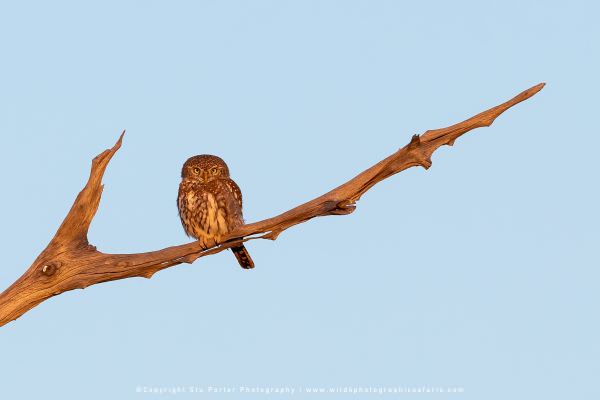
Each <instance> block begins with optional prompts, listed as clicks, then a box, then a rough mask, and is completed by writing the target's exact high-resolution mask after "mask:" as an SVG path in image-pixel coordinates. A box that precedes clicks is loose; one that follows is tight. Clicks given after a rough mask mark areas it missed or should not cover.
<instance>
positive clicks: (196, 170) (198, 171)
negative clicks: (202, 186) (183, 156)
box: [192, 167, 200, 175]
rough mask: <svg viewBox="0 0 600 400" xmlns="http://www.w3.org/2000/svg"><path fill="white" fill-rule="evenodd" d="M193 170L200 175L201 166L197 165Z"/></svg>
mask: <svg viewBox="0 0 600 400" xmlns="http://www.w3.org/2000/svg"><path fill="white" fill-rule="evenodd" d="M192 171H194V174H196V175H198V174H199V173H200V168H198V167H196V168H194V169H192Z"/></svg>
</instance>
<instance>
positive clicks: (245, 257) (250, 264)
mask: <svg viewBox="0 0 600 400" xmlns="http://www.w3.org/2000/svg"><path fill="white" fill-rule="evenodd" d="M231 251H233V255H234V256H235V258H237V260H238V262H239V263H240V267H242V268H244V269H252V268H254V261H252V257H250V253H248V250H246V247H244V245H241V246H237V247H232V248H231Z"/></svg>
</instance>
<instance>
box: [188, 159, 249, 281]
mask: <svg viewBox="0 0 600 400" xmlns="http://www.w3.org/2000/svg"><path fill="white" fill-rule="evenodd" d="M177 207H178V208H179V217H180V218H181V223H182V225H183V229H184V230H185V233H186V234H187V235H188V236H191V237H193V238H195V239H197V240H199V241H200V242H201V244H202V245H203V246H204V247H212V246H215V245H217V244H219V243H221V239H222V238H223V237H224V236H225V235H227V233H229V232H231V231H233V230H234V229H235V228H236V227H238V226H240V225H242V224H243V223H244V218H243V216H242V192H241V191H240V188H239V187H238V185H237V184H236V183H235V182H234V181H233V180H232V179H231V178H230V177H229V168H228V167H227V164H225V161H223V160H222V159H221V158H219V157H217V156H211V155H208V154H203V155H199V156H194V157H191V158H189V159H188V160H187V161H186V162H185V163H184V164H183V168H182V169H181V183H180V184H179V194H178V196H177ZM231 250H232V251H233V254H234V255H235V257H236V258H237V261H238V263H239V264H240V266H241V267H242V268H245V269H250V268H254V262H253V261H252V258H251V257H250V254H249V253H248V251H247V250H246V248H245V247H244V245H239V246H236V247H232V248H231Z"/></svg>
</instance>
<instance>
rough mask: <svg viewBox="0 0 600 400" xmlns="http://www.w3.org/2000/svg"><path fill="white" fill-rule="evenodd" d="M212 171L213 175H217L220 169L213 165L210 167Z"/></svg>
mask: <svg viewBox="0 0 600 400" xmlns="http://www.w3.org/2000/svg"><path fill="white" fill-rule="evenodd" d="M210 173H211V174H213V175H217V174H218V173H219V169H218V168H216V167H212V168H211V169H210Z"/></svg>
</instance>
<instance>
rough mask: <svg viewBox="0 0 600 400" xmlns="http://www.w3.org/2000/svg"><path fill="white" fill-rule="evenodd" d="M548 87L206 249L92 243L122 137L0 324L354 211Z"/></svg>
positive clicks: (4, 299)
mask: <svg viewBox="0 0 600 400" xmlns="http://www.w3.org/2000/svg"><path fill="white" fill-rule="evenodd" d="M543 87H544V84H543V83H540V84H538V85H536V86H533V87H531V88H529V89H527V90H525V91H524V92H522V93H520V94H518V95H517V96H515V97H514V98H512V99H511V100H509V101H507V102H505V103H502V104H500V105H498V106H496V107H493V108H490V109H489V110H487V111H484V112H482V113H480V114H477V115H475V116H474V117H471V118H469V119H467V120H465V121H463V122H460V123H458V124H455V125H452V126H450V127H447V128H442V129H436V130H429V131H427V132H425V133H423V134H422V135H420V136H419V135H414V136H413V137H412V140H411V141H410V143H409V144H407V145H406V146H404V147H402V148H401V149H400V150H398V151H397V152H395V153H394V154H392V155H391V156H389V157H387V158H385V159H384V160H382V161H380V162H378V163H377V164H375V165H373V166H372V167H371V168H369V169H367V170H365V171H363V172H362V173H360V174H359V175H357V176H356V177H354V178H353V179H351V180H349V181H348V182H346V183H344V184H343V185H341V186H339V187H337V188H335V189H333V190H331V191H330V192H328V193H325V194H324V195H322V196H320V197H317V198H315V199H313V200H311V201H309V202H306V203H304V204H302V205H299V206H297V207H295V208H293V209H291V210H289V211H286V212H284V213H282V214H280V215H277V216H275V217H273V218H269V219H265V220H263V221H259V222H254V223H251V224H247V225H243V226H241V227H239V228H238V229H236V230H235V231H234V232H231V234H229V235H228V236H227V237H226V238H225V242H224V243H222V244H221V245H218V246H215V247H212V248H209V249H205V248H202V247H201V246H200V244H199V243H198V242H193V243H188V244H183V245H179V246H174V247H168V248H166V249H162V250H157V251H151V252H147V253H138V254H105V253H102V252H99V251H97V250H96V248H95V247H94V246H92V245H90V244H89V243H88V239H87V233H88V229H89V226H90V223H91V222H92V219H93V218H94V215H95V214H96V211H97V210H98V205H99V204H100V198H101V196H102V189H103V185H102V177H103V176H104V172H105V170H106V167H107V166H108V163H109V162H110V160H111V158H112V157H113V156H114V155H115V153H116V152H117V150H119V148H120V147H121V143H122V140H123V135H124V133H125V132H123V134H121V136H120V137H119V140H118V141H117V142H116V144H115V145H114V146H113V147H112V148H111V149H108V150H105V151H104V152H102V153H101V154H99V155H98V156H97V157H95V158H94V160H93V161H92V168H91V171H90V177H89V180H88V182H87V184H86V186H85V187H84V188H83V190H82V191H81V192H80V193H79V195H78V196H77V198H76V199H75V202H74V203H73V206H72V207H71V210H70V211H69V213H68V214H67V216H66V217H65V219H64V221H63V223H62V224H61V226H60V227H59V229H58V231H57V232H56V234H55V236H54V238H53V239H52V240H51V241H50V243H49V244H48V246H47V247H46V248H45V249H44V251H42V253H41V254H40V255H39V256H38V257H37V259H36V260H35V261H34V262H33V263H32V265H31V266H30V267H29V269H28V270H27V271H26V272H25V273H24V274H23V275H22V276H21V277H20V278H19V279H18V280H17V281H16V282H14V283H13V284H12V285H11V286H10V287H9V288H8V289H6V290H5V291H4V292H3V293H2V294H0V326H2V325H4V324H6V323H8V322H10V321H12V320H14V319H16V318H18V317H20V316H21V315H23V314H24V313H26V312H27V311H28V310H30V309H31V308H33V307H35V306H36V305H38V304H39V303H41V302H42V301H44V300H47V299H49V298H50V297H52V296H55V295H58V294H60V293H63V292H65V291H68V290H73V289H83V288H85V287H87V286H90V285H95V284H97V283H101V282H106V281H112V280H116V279H124V278H131V277H145V278H150V277H152V275H154V274H155V273H156V272H157V271H160V270H162V269H164V268H168V267H172V266H174V265H177V264H181V263H192V262H194V261H195V260H196V259H198V258H199V257H204V256H207V255H210V254H215V253H218V252H221V251H223V250H225V249H228V248H230V247H232V246H234V245H235V244H237V243H240V242H242V241H247V240H252V239H258V238H263V239H271V240H275V239H277V236H278V235H279V234H280V233H281V232H283V231H284V230H286V229H288V228H290V227H292V226H294V225H297V224H300V223H303V222H306V221H308V220H310V219H312V218H315V217H319V216H326V215H345V214H350V213H352V212H353V211H354V210H355V207H356V206H355V204H356V202H357V201H358V200H359V199H360V197H361V196H362V195H363V194H364V193H365V192H366V191H367V190H369V189H370V188H371V187H373V186H374V185H375V184H377V183H378V182H381V181H382V180H384V179H386V178H388V177H390V176H392V175H394V174H397V173H398V172H401V171H403V170H405V169H407V168H410V167H414V166H422V167H424V168H426V169H427V168H429V167H430V166H431V155H432V154H433V152H434V151H435V150H436V149H438V148H439V147H440V146H443V145H450V146H451V145H453V144H454V141H455V140H456V139H457V138H458V137H460V136H461V135H463V134H465V133H466V132H468V131H470V130H472V129H475V128H479V127H483V126H489V125H491V124H492V122H493V121H494V120H495V119H496V118H497V117H498V116H499V115H500V114H502V113H503V112H504V111H506V110H508V109H509V108H510V107H512V106H514V105H515V104H517V103H520V102H521V101H523V100H526V99H528V98H530V97H531V96H533V95H535V94H536V93H537V92H539V91H540V90H541V89H542V88H543Z"/></svg>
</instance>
